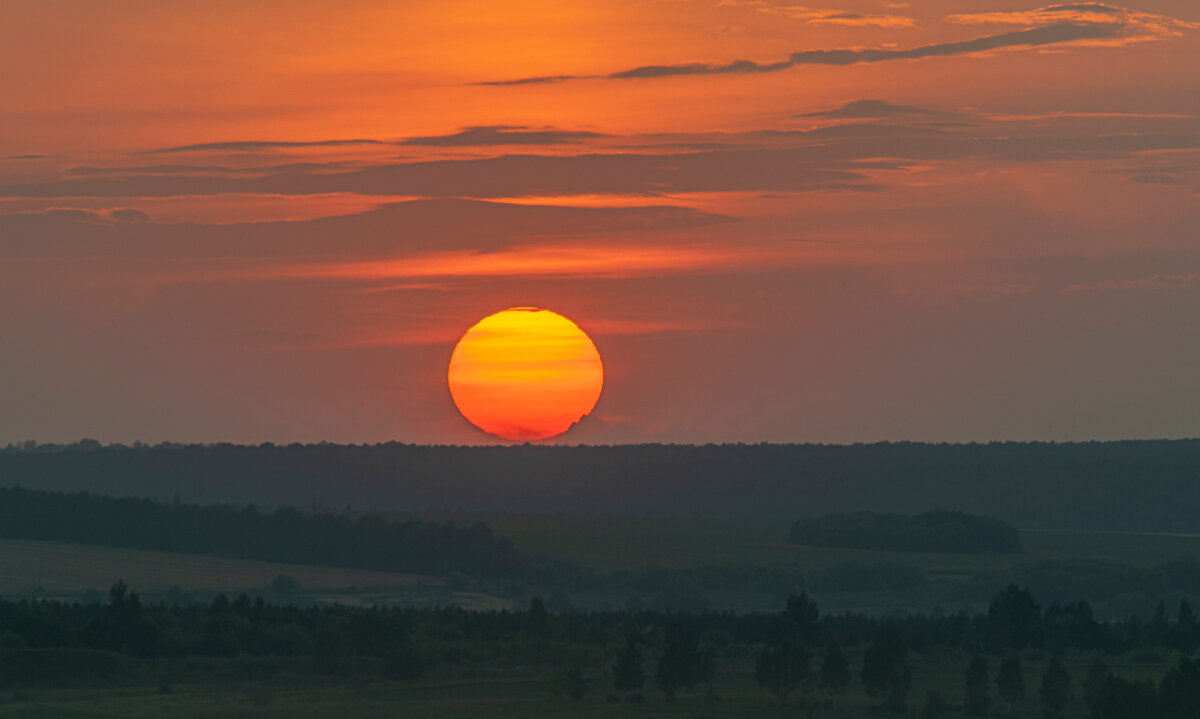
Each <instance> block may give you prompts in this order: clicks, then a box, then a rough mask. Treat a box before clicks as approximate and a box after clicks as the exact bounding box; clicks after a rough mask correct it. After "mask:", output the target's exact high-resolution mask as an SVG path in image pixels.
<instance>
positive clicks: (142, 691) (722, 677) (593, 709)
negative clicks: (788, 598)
mask: <svg viewBox="0 0 1200 719" xmlns="http://www.w3.org/2000/svg"><path fill="white" fill-rule="evenodd" d="M966 659H967V657H966V655H965V654H961V653H957V652H941V653H937V654H933V655H928V656H914V657H911V659H910V666H911V668H912V670H913V675H914V682H913V689H912V692H911V694H910V700H909V710H910V715H916V714H917V713H918V712H919V710H920V708H921V706H922V704H923V702H924V698H925V695H926V692H927V691H929V690H930V689H936V690H937V691H939V692H941V693H942V694H943V696H945V698H946V699H947V700H948V701H950V702H951V703H957V702H961V700H962V691H963V689H962V686H963V670H964V667H965V665H966ZM1091 660H1092V658H1091V657H1090V656H1072V657H1068V658H1067V659H1066V666H1067V668H1068V670H1069V671H1070V672H1071V674H1072V675H1073V677H1074V680H1075V682H1076V691H1075V699H1074V700H1073V701H1072V703H1071V705H1070V706H1069V711H1068V714H1067V717H1068V719H1082V717H1083V716H1084V714H1085V711H1084V706H1083V703H1082V701H1081V699H1080V692H1079V689H1078V682H1079V680H1080V679H1082V678H1083V676H1084V675H1085V673H1086V671H1087V666H1088V665H1089V664H1090V662H1091ZM1165 660H1166V658H1165V657H1164V661H1163V662H1142V663H1136V662H1130V661H1124V662H1122V661H1121V660H1120V659H1115V660H1111V661H1110V662H1109V664H1110V667H1111V668H1112V669H1113V670H1114V671H1117V672H1119V673H1121V674H1123V675H1125V676H1128V677H1132V678H1154V679H1157V678H1158V677H1159V676H1161V674H1162V673H1163V672H1164V671H1165V670H1166V667H1167V664H1166V661H1165ZM860 663H861V659H860V657H858V656H856V655H852V656H851V665H852V667H853V669H854V670H855V674H856V675H857V669H858V667H859V665H860ZM1023 664H1024V674H1025V682H1026V686H1027V696H1026V699H1025V700H1024V701H1023V702H1020V703H1018V704H1017V705H1015V706H1014V707H1013V708H1012V711H1011V712H1007V711H1004V709H1003V708H1002V707H1000V706H999V705H998V704H997V705H996V709H998V710H1000V711H1002V712H1003V713H1004V715H1005V716H1011V717H1019V718H1025V717H1028V718H1030V719H1032V718H1033V717H1037V716H1040V714H1039V711H1038V710H1039V705H1038V700H1037V686H1038V681H1039V680H1040V678H1041V675H1042V673H1043V672H1044V671H1045V666H1046V663H1045V658H1044V657H1041V656H1039V655H1029V656H1027V657H1026V658H1025V660H1024V661H1023ZM996 667H997V661H996V660H995V659H994V658H993V659H991V660H990V666H989V670H990V676H991V678H992V679H993V680H994V678H995V671H996ZM551 674H552V673H551V671H550V670H549V669H496V670H492V671H478V670H467V669H463V668H454V667H445V668H442V669H440V670H438V671H436V672H435V673H434V675H433V676H431V677H430V678H428V679H425V680H420V681H416V682H403V683H397V682H386V681H379V680H376V681H367V682H343V683H333V682H330V681H328V680H312V681H305V682H301V681H295V680H293V681H287V680H281V681H276V682H242V683H239V682H221V683H212V682H205V683H195V684H187V683H181V684H175V685H167V686H161V687H160V686H145V687H122V688H112V687H108V688H95V689H59V690H41V691H38V690H31V691H28V692H21V693H18V694H12V693H5V694H4V695H0V719H75V718H81V717H88V718H90V719H110V718H111V719H116V718H118V717H120V718H122V719H143V718H145V719H148V718H149V717H163V716H169V717H174V718H178V719H208V718H210V717H211V718H215V717H231V716H236V717H250V718H255V719H260V718H261V719H266V718H268V717H270V718H283V717H289V718H291V717H295V718H296V719H309V718H311V719H316V718H317V717H331V718H332V717H337V718H338V719H376V718H377V717H380V716H405V717H425V716H437V717H444V718H446V719H478V717H489V718H495V719H535V718H544V717H567V716H569V717H612V716H618V715H619V716H621V717H625V718H627V719H639V718H642V717H647V718H649V717H689V718H692V719H695V718H696V717H711V718H712V719H718V718H730V719H732V718H733V717H764V716H765V717H803V716H813V717H819V718H821V719H826V718H828V719H833V718H834V717H837V718H838V719H858V718H859V717H878V716H888V715H885V714H880V713H879V712H878V711H877V710H875V709H874V708H873V704H874V702H873V701H872V700H871V699H870V698H869V697H867V696H865V695H864V694H863V693H862V689H861V685H860V684H859V683H858V681H857V676H856V679H855V682H854V683H853V684H852V686H851V687H850V689H849V690H848V691H847V692H846V693H844V694H841V695H839V696H838V697H837V698H836V705H835V707H834V708H828V707H826V708H817V709H815V710H814V711H813V713H812V714H811V715H810V714H807V712H806V710H805V709H803V708H801V707H798V706H795V704H796V702H795V701H793V705H792V706H789V707H779V706H775V705H772V704H771V703H770V702H769V701H768V697H767V695H766V693H765V692H764V691H763V690H762V689H761V688H760V687H758V686H757V685H756V684H755V683H754V682H753V680H752V679H751V670H750V667H749V665H748V662H746V661H742V662H738V663H735V664H734V665H733V666H728V665H727V666H725V667H724V669H723V670H722V671H719V672H718V674H717V677H716V680H715V682H714V685H713V689H714V694H715V696H716V697H717V700H716V701H715V702H707V701H705V698H704V695H705V693H706V690H705V689H704V688H698V689H695V690H693V691H691V692H685V693H683V694H681V695H680V696H679V698H678V700H677V701H676V702H675V703H674V704H668V703H666V702H664V701H663V699H662V696H661V694H659V693H658V692H657V691H655V690H654V688H653V686H647V688H646V692H645V697H646V701H645V702H644V703H640V704H630V703H625V702H623V703H620V704H614V703H610V702H609V701H608V700H607V697H606V695H607V694H608V693H609V684H608V681H609V680H608V679H607V678H606V677H604V676H602V670H601V669H600V668H592V669H591V670H590V676H591V677H592V678H593V684H592V688H591V691H590V692H589V694H588V695H587V696H586V697H585V698H584V699H583V700H582V701H578V702H576V701H572V700H570V699H567V698H565V697H556V696H555V695H554V694H553V692H552V690H551V681H550V679H551ZM992 696H993V699H995V688H994V685H993V687H992ZM812 698H813V699H815V700H817V701H824V700H826V699H828V698H829V696H828V695H827V694H825V693H823V692H814V693H813V694H812ZM950 716H961V714H959V713H957V712H951V714H950Z"/></svg>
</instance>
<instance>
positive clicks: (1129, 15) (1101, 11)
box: [477, 3, 1200, 86]
mask: <svg viewBox="0 0 1200 719" xmlns="http://www.w3.org/2000/svg"><path fill="white" fill-rule="evenodd" d="M947 20H948V21H950V22H953V23H957V24H989V23H994V24H1008V25H1026V26H1028V27H1026V28H1024V29H1021V30H1014V31H1012V32H1005V33H1000V34H997V35H987V36H984V37H979V38H974V39H972V40H965V41H960V42H945V43H935V44H931V45H922V46H919V47H915V48H910V49H907V50H895V49H889V48H843V49H834V50H804V51H800V52H794V53H792V54H791V55H789V56H788V57H787V59H784V60H780V61H777V62H769V63H760V62H754V61H751V60H735V61H733V62H729V63H703V62H691V63H680V64H675V65H643V66H640V67H635V68H631V69H628V70H621V71H618V72H613V73H609V74H607V75H543V76H536V77H525V78H517V79H514V80H489V81H484V82H480V83H477V84H479V85H490V86H505V85H530V84H547V83H555V82H564V81H567V80H582V79H599V80H634V79H649V78H662V77H679V76H688V75H736V74H754V73H767V72H779V71H781V70H787V69H790V68H794V67H799V66H802V65H836V66H844V65H856V64H860V63H877V62H887V61H891V60H920V59H924V58H934V57H950V56H956V55H970V54H972V53H980V52H989V51H994V50H1004V49H1022V48H1040V47H1047V46H1054V45H1073V44H1104V45H1124V44H1129V43H1134V42H1145V41H1150V40H1159V39H1162V38H1164V37H1169V36H1173V35H1177V34H1179V33H1180V32H1182V31H1183V30H1185V29H1195V28H1197V27H1200V25H1198V24H1196V23H1190V22H1186V21H1183V20H1176V19H1174V18H1170V17H1167V16H1165V15H1155V14H1153V13H1145V12H1139V11H1134V10H1127V9H1125V8H1118V7H1114V6H1110V5H1103V4H1100V3H1082V4H1076V5H1060V6H1049V7H1045V8H1041V9H1038V10H1032V11H1027V12H998V13H977V14H957V15H951V16H949V17H948V18H947Z"/></svg>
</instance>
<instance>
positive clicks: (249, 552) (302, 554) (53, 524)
mask: <svg viewBox="0 0 1200 719" xmlns="http://www.w3.org/2000/svg"><path fill="white" fill-rule="evenodd" d="M0 537H3V538H5V539H42V540H52V541H61V542H80V543H86V544H101V545H107V546H112V547H131V548H137V549H155V550H162V551H168V552H187V553H196V554H214V555H219V556H225V557H236V558H239V559H261V560H267V561H275V562H290V563H295V564H319V565H328V566H340V567H353V568H359V569H380V570H387V571H396V572H413V573H422V574H439V575H442V574H446V573H447V572H450V571H458V572H463V573H466V574H470V575H472V576H477V577H503V578H513V577H518V578H520V577H529V576H533V575H534V574H535V573H536V572H537V571H539V570H540V569H542V568H543V567H544V565H545V564H546V562H545V561H544V560H534V559H533V558H532V557H530V556H528V555H526V554H524V553H523V552H520V551H519V550H517V549H516V548H515V547H513V545H512V543H511V542H510V541H509V540H508V539H505V538H503V537H497V536H496V535H494V534H493V533H492V530H491V529H490V528H489V527H488V526H487V525H485V524H482V523H477V524H475V525H473V526H471V527H465V528H463V527H458V526H456V525H454V524H453V523H449V522H446V523H435V522H422V521H415V520H414V521H407V522H389V521H386V520H384V519H382V518H380V517H379V516H377V515H370V514H368V515H364V516H360V517H358V518H357V519H352V518H350V517H348V516H345V515H335V514H328V513H318V514H305V513H302V512H300V511H299V510H296V509H292V508H290V507H279V508H277V509H275V510H273V511H260V510H259V509H257V508H256V507H254V506H253V505H252V506H249V507H245V508H240V509H239V508H235V507H231V506H228V505H215V506H201V505H193V504H182V503H179V502H175V503H166V502H156V501H152V500H148V499H134V498H117V497H106V496H102V495H97V494H87V493H75V494H66V493H61V492H45V491H37V490H31V489H24V488H22V487H0Z"/></svg>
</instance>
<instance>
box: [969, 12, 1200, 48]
mask: <svg viewBox="0 0 1200 719" xmlns="http://www.w3.org/2000/svg"><path fill="white" fill-rule="evenodd" d="M946 20H947V21H948V22H953V23H960V24H970V25H980V24H995V25H1025V26H1029V27H1033V26H1045V25H1052V24H1055V23H1075V24H1083V25H1094V26H1100V27H1103V26H1110V27H1119V28H1121V34H1120V36H1119V38H1117V39H1119V40H1121V41H1124V42H1139V41H1146V40H1155V39H1159V38H1163V37H1170V36H1174V35H1179V34H1181V33H1182V31H1183V30H1194V29H1196V28H1198V27H1200V23H1194V22H1188V21H1185V20H1177V19H1175V18H1172V17H1168V16H1166V15H1157V14H1154V13H1149V12H1142V11H1139V10H1131V9H1129V8H1123V7H1117V6H1115V5H1106V4H1104V3H1096V2H1086V3H1073V4H1066V5H1048V6H1046V7H1042V8H1038V9H1036V10H1018V11H1002V12H981V13H961V14H956V15H950V16H948V17H947V18H946Z"/></svg>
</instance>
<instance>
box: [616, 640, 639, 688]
mask: <svg viewBox="0 0 1200 719" xmlns="http://www.w3.org/2000/svg"><path fill="white" fill-rule="evenodd" d="M612 675H613V688H614V689H616V690H617V691H619V692H631V691H637V690H638V689H641V688H642V686H643V685H644V684H645V683H646V672H645V671H644V670H643V669H642V647H641V645H640V644H639V643H638V641H637V640H636V639H634V638H633V637H630V638H629V639H628V640H626V642H625V648H624V649H622V650H621V653H620V654H618V655H617V662H616V664H613V665H612Z"/></svg>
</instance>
